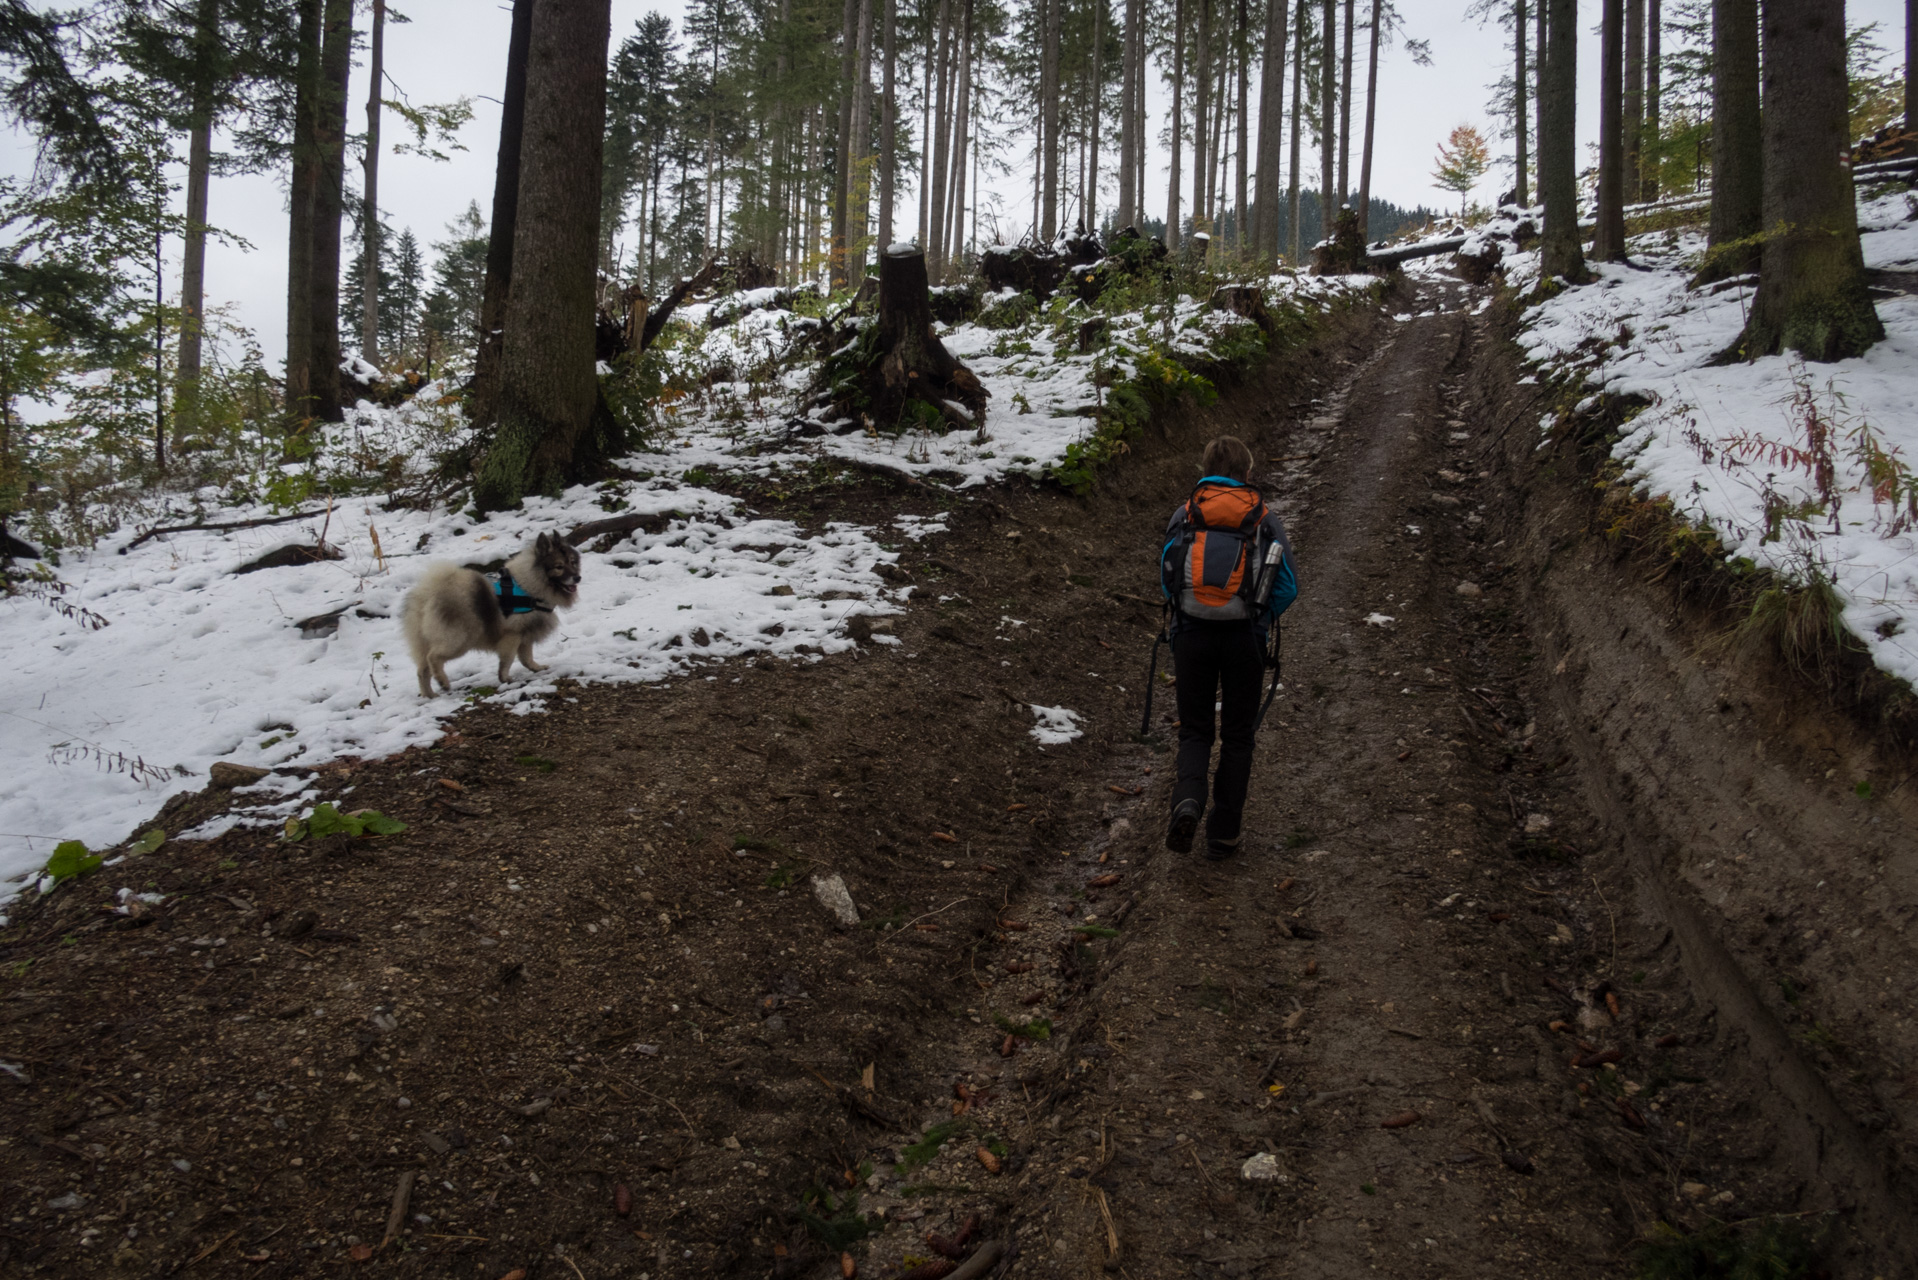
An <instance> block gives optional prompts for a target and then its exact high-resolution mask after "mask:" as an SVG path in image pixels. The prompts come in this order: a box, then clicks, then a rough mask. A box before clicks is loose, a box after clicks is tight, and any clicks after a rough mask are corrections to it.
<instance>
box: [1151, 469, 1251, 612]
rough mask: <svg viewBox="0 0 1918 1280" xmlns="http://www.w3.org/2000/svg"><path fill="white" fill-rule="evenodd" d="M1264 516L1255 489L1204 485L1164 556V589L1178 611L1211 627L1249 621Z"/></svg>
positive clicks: (1170, 535) (1213, 482)
mask: <svg viewBox="0 0 1918 1280" xmlns="http://www.w3.org/2000/svg"><path fill="white" fill-rule="evenodd" d="M1265 515H1266V511H1265V499H1264V498H1262V497H1261V496H1260V495H1259V491H1258V490H1257V489H1254V488H1253V487H1252V486H1251V485H1248V484H1232V483H1229V482H1226V481H1222V480H1217V479H1214V478H1212V477H1210V476H1208V477H1206V478H1205V479H1203V480H1201V481H1199V485H1198V488H1196V489H1194V490H1193V491H1192V496H1191V497H1189V498H1187V499H1186V502H1185V505H1184V506H1183V507H1181V508H1180V509H1179V512H1178V514H1176V515H1174V516H1173V518H1172V525H1171V527H1170V528H1169V529H1167V531H1166V532H1167V541H1166V544H1165V548H1164V550H1163V551H1161V552H1160V554H1159V582H1160V586H1161V587H1162V588H1163V589H1164V591H1165V595H1166V599H1167V600H1169V601H1170V602H1171V603H1172V605H1173V607H1175V608H1176V609H1178V611H1179V612H1180V613H1183V614H1184V615H1185V616H1186V617H1188V618H1198V619H1202V620H1204V621H1207V622H1234V621H1240V620H1243V619H1246V618H1250V617H1251V616H1252V613H1253V610H1254V608H1255V604H1254V601H1253V598H1252V597H1253V592H1254V589H1255V587H1256V585H1257V579H1258V571H1259V565H1260V563H1261V562H1262V560H1263V558H1264V557H1263V551H1264V548H1263V547H1262V546H1261V545H1260V542H1261V540H1262V535H1261V533H1260V529H1261V526H1262V525H1263V524H1264V522H1265Z"/></svg>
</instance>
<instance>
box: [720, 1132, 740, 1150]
mask: <svg viewBox="0 0 1918 1280" xmlns="http://www.w3.org/2000/svg"><path fill="white" fill-rule="evenodd" d="M719 1145H720V1146H722V1147H724V1148H726V1150H728V1151H737V1150H739V1139H738V1138H735V1137H732V1136H731V1135H728V1136H727V1137H725V1138H722V1139H721V1140H720V1143H719Z"/></svg>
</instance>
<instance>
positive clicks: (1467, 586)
mask: <svg viewBox="0 0 1918 1280" xmlns="http://www.w3.org/2000/svg"><path fill="white" fill-rule="evenodd" d="M1452 590H1454V591H1456V592H1458V594H1460V595H1462V596H1464V597H1465V598H1466V599H1467V600H1476V599H1478V598H1479V597H1480V596H1482V595H1484V594H1485V588H1484V587H1481V586H1479V585H1478V583H1476V582H1461V583H1459V584H1458V585H1457V586H1456V587H1453V588H1452Z"/></svg>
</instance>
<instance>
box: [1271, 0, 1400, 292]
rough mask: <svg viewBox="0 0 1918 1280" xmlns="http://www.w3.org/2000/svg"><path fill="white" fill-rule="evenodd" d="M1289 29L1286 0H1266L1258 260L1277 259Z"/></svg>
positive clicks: (1375, 1)
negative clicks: (1286, 50) (1286, 51)
mask: <svg viewBox="0 0 1918 1280" xmlns="http://www.w3.org/2000/svg"><path fill="white" fill-rule="evenodd" d="M1374 3H1377V0H1374ZM1288 30H1289V29H1288V27H1287V25H1286V7H1285V0H1266V10H1265V47H1264V49H1263V50H1262V52H1261V57H1260V60H1259V167H1258V173H1257V176H1256V177H1255V179H1254V182H1253V196H1252V253H1253V256H1255V257H1256V258H1258V259H1259V260H1260V261H1261V262H1277V261H1278V258H1279V177H1280V175H1281V174H1283V173H1284V172H1285V45H1286V36H1287V34H1288Z"/></svg>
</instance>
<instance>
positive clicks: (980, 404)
mask: <svg viewBox="0 0 1918 1280" xmlns="http://www.w3.org/2000/svg"><path fill="white" fill-rule="evenodd" d="M821 379H822V382H823V384H824V385H825V386H826V387H827V388H829V391H828V396H829V399H828V403H831V404H833V406H834V407H835V409H836V410H837V411H838V412H839V413H840V414H841V415H842V416H843V417H847V418H852V419H854V420H856V421H860V420H863V422H864V424H865V425H866V426H868V427H871V428H874V429H877V430H881V431H895V430H899V429H901V428H903V427H911V426H919V427H924V428H930V429H933V430H944V429H946V428H949V427H960V428H966V429H973V428H978V427H982V426H984V424H985V420H986V389H985V388H984V387H983V386H981V385H980V384H979V379H978V378H976V377H974V376H973V373H972V370H970V369H968V368H966V366H965V365H963V364H960V363H959V361H957V360H955V359H954V358H953V356H952V353H951V352H949V351H947V350H946V348H945V344H944V343H942V342H940V341H939V338H938V335H937V334H935V333H934V332H933V328H932V295H931V292H930V282H929V280H928V278H927V276H926V255H925V253H924V252H923V251H921V250H919V249H916V248H914V249H909V250H907V251H906V252H903V253H892V252H886V253H883V254H881V255H880V257H879V315H878V317H877V318H876V319H875V320H874V321H873V322H872V324H871V325H869V326H868V327H867V328H866V330H865V331H864V333H862V334H861V335H860V338H859V340H858V341H857V342H855V343H853V344H852V345H851V347H850V348H849V349H848V350H846V351H845V352H844V353H843V354H841V355H838V356H835V357H834V358H833V359H831V360H828V361H827V362H826V364H825V365H824V366H822V370H821Z"/></svg>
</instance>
